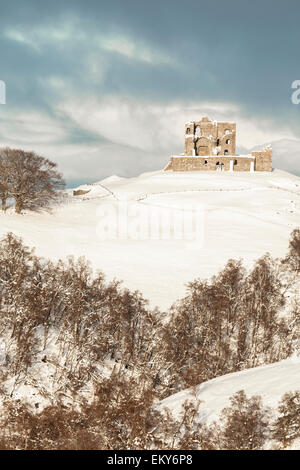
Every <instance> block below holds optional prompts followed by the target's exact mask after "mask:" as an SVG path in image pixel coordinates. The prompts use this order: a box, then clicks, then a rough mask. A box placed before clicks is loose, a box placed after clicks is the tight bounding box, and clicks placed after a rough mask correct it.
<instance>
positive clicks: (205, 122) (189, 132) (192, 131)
mask: <svg viewBox="0 0 300 470" xmlns="http://www.w3.org/2000/svg"><path fill="white" fill-rule="evenodd" d="M235 146H236V124H235V123H234V122H216V121H211V120H210V119H209V118H208V117H204V118H202V119H201V121H191V122H188V123H187V124H186V127H185V155H189V156H196V155H199V156H201V155H235Z"/></svg>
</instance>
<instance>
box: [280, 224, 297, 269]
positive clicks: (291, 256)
mask: <svg viewBox="0 0 300 470" xmlns="http://www.w3.org/2000/svg"><path fill="white" fill-rule="evenodd" d="M283 263H285V264H288V266H289V267H290V268H291V269H292V270H293V271H296V273H299V272H300V228H296V229H295V230H293V232H292V233H291V237H290V243H289V251H288V254H287V256H286V258H285V259H284V260H283Z"/></svg>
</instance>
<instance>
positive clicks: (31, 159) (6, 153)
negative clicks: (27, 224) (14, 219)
mask: <svg viewBox="0 0 300 470" xmlns="http://www.w3.org/2000/svg"><path fill="white" fill-rule="evenodd" d="M64 187H65V183H64V181H63V179H62V176H61V174H60V173H58V172H57V170H56V163H54V162H52V161H51V160H48V159H46V158H43V157H41V156H40V155H37V154H36V153H34V152H25V151H23V150H20V149H11V148H2V149H0V199H1V208H2V211H5V210H6V208H7V201H8V200H9V199H10V198H12V199H14V201H15V211H16V212H17V213H20V212H21V211H22V210H24V209H30V210H36V209H39V208H42V207H48V206H49V204H50V203H51V202H52V201H53V200H55V199H56V198H57V197H58V192H57V190H59V189H63V188H64Z"/></svg>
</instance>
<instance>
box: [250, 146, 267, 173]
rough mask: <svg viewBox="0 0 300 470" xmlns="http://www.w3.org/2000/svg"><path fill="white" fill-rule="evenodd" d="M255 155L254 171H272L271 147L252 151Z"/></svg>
mask: <svg viewBox="0 0 300 470" xmlns="http://www.w3.org/2000/svg"><path fill="white" fill-rule="evenodd" d="M251 155H253V156H254V157H255V171H272V149H271V148H266V149H265V150H263V151H261V152H252V154H251Z"/></svg>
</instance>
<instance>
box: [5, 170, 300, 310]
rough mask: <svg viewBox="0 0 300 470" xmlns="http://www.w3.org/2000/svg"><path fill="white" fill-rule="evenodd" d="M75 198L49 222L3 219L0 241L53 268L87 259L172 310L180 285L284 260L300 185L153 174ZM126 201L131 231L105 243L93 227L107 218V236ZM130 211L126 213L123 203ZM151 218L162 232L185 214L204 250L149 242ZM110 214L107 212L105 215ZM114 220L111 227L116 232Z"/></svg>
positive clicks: (263, 177)
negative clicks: (238, 263) (30, 250)
mask: <svg viewBox="0 0 300 470" xmlns="http://www.w3.org/2000/svg"><path fill="white" fill-rule="evenodd" d="M77 189H83V190H85V191H89V192H88V193H86V194H84V195H82V196H75V197H74V196H72V191H71V190H68V191H67V193H68V198H67V199H66V200H65V202H64V203H63V204H61V205H60V206H58V207H56V208H54V209H53V212H52V213H51V214H49V213H45V212H43V213H26V214H23V215H16V214H14V212H13V210H12V209H10V210H8V211H7V213H6V214H3V213H1V215H0V235H1V236H2V235H4V234H6V233H7V232H13V233H15V234H16V235H19V236H21V237H22V238H23V239H24V241H25V243H26V244H28V245H30V246H32V247H36V252H37V254H38V255H42V256H46V257H49V258H52V259H58V258H65V257H66V256H68V255H74V256H75V257H78V256H82V255H83V256H85V257H86V258H88V259H89V260H91V262H92V264H93V267H94V268H96V269H100V270H102V271H103V272H104V273H105V274H106V275H107V276H108V278H109V279H112V278H118V279H121V280H124V284H125V286H128V287H129V288H131V289H139V290H140V291H141V292H142V293H143V294H144V296H145V297H146V298H148V299H149V300H150V302H151V305H153V306H154V305H159V306H160V307H161V308H168V307H169V306H170V304H171V303H172V302H173V301H175V300H176V299H177V298H178V297H180V296H182V295H183V294H184V292H185V283H187V282H189V281H191V280H193V279H194V278H196V277H206V276H210V275H212V274H214V273H216V272H217V271H218V270H219V269H220V268H222V266H223V265H224V264H225V263H226V261H227V260H228V259H229V258H232V257H234V258H244V260H245V262H246V263H248V264H249V263H251V262H252V261H253V260H254V259H256V258H257V257H259V256H261V255H263V254H264V253H265V252H267V251H269V252H270V253H271V254H272V255H274V256H283V255H284V254H285V253H286V251H287V247H288V239H289V235H290V232H291V231H292V230H293V228H295V227H297V226H299V225H300V178H299V177H296V176H294V175H291V174H289V173H286V172H284V171H279V170H274V171H273V172H272V173H271V174H270V173H253V174H250V173H232V174H230V173H216V172H205V173H204V172H192V173H171V172H163V171H157V172H153V173H145V174H142V175H140V176H139V177H137V178H118V177H116V176H114V177H112V178H108V179H106V180H104V181H102V182H99V183H96V184H92V185H84V186H82V187H80V188H77ZM126 201H127V206H126V207H127V209H128V208H129V216H128V220H129V221H130V223H131V224H133V226H134V227H135V228H137V230H136V231H133V232H132V230H131V232H130V231H129V232H130V233H128V234H127V235H125V236H124V234H123V236H121V237H115V236H114V234H113V235H110V236H107V237H106V238H105V239H103V237H102V238H101V236H100V235H99V223H100V225H101V223H103V218H105V214H106V215H107V213H109V214H110V215H111V214H113V219H114V220H113V221H112V219H107V224H108V226H109V227H111V226H112V225H113V224H114V223H119V222H118V221H119V219H118V218H116V215H118V214H120V213H121V212H122V211H123V210H124V204H125V202H126ZM128 201H129V202H130V204H129V202H128ZM152 209H155V210H156V211H157V212H156V214H157V213H159V216H160V221H161V222H160V223H165V221H166V219H168V216H170V215H171V217H173V219H172V220H173V221H175V222H174V223H175V225H176V223H177V224H182V220H183V219H182V214H183V210H188V212H190V214H192V215H193V214H196V213H197V211H199V210H200V212H201V214H202V216H203V218H202V219H201V223H202V227H203V236H204V239H203V243H202V244H201V242H200V241H198V240H191V239H189V237H187V236H186V233H185V235H184V239H182V238H181V239H176V238H174V236H173V232H172V230H171V233H170V236H169V237H168V236H167V237H166V239H161V237H160V236H159V237H156V238H155V237H154V239H153V238H152V239H151V238H150V239H149V236H148V235H147V233H144V232H143V230H142V233H141V232H139V229H140V228H141V227H142V228H143V227H144V226H145V224H148V225H149V223H150V222H149V220H150V219H149V217H150V214H151V211H152ZM107 211H108V212H107ZM116 220H117V222H116ZM136 226H140V227H136Z"/></svg>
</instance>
